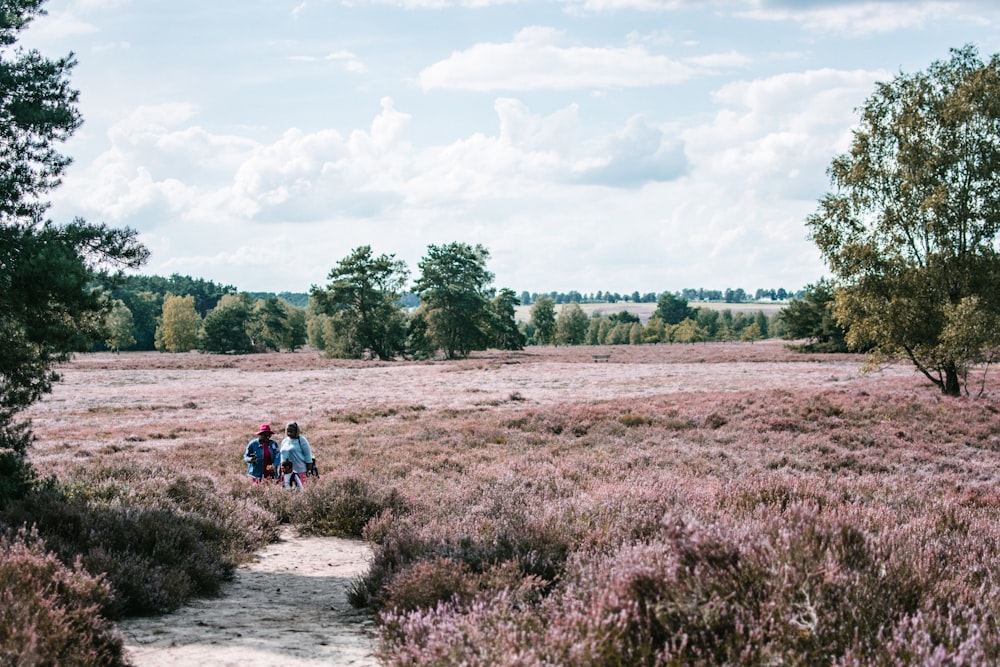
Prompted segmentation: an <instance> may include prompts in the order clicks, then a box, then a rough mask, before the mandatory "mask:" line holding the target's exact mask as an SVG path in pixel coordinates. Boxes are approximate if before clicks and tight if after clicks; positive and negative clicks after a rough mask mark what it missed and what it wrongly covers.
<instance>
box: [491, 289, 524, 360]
mask: <svg viewBox="0 0 1000 667" xmlns="http://www.w3.org/2000/svg"><path fill="white" fill-rule="evenodd" d="M520 303H521V302H520V300H519V299H518V298H517V295H516V294H515V293H514V290H512V289H508V288H506V287H504V288H502V289H501V290H500V291H499V292H498V293H497V295H496V296H495V297H493V299H492V300H491V301H490V319H489V336H490V346H491V347H493V348H495V349H498V350H522V349H524V343H525V336H524V334H523V333H521V330H520V329H518V327H517V321H516V319H515V313H516V311H515V310H514V309H515V308H516V307H517V306H518V305H519V304H520Z"/></svg>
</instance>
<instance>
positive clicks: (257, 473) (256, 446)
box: [243, 438, 281, 479]
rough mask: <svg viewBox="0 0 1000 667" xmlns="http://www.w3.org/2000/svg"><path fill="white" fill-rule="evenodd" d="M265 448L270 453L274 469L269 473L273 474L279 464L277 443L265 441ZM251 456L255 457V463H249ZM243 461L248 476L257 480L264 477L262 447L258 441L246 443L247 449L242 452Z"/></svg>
mask: <svg viewBox="0 0 1000 667" xmlns="http://www.w3.org/2000/svg"><path fill="white" fill-rule="evenodd" d="M267 448H268V449H269V450H270V451H271V465H272V466H273V467H274V470H272V471H271V472H272V473H273V472H274V471H276V470H277V469H278V466H279V465H280V464H281V452H280V451H279V450H278V443H276V442H275V441H274V440H271V439H270V438H269V439H268V441H267ZM251 454H256V455H257V461H256V462H251V461H250V455H251ZM243 460H244V461H246V462H247V474H248V475H250V476H251V477H256V478H257V479H261V478H262V477H263V476H264V445H262V444H260V440H258V439H257V438H254V439H253V440H251V441H250V442H248V443H247V449H246V451H245V452H243Z"/></svg>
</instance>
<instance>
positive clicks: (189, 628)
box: [119, 530, 378, 667]
mask: <svg viewBox="0 0 1000 667" xmlns="http://www.w3.org/2000/svg"><path fill="white" fill-rule="evenodd" d="M369 554H370V551H369V549H368V547H367V546H366V545H365V544H364V543H362V542H360V541H357V540H344V539H338V538H331V537H318V538H317V537H309V538H304V537H296V536H295V535H294V533H293V532H291V531H290V530H287V531H286V532H285V533H284V534H283V537H282V540H281V541H279V542H277V543H275V544H272V545H269V546H268V547H266V548H265V549H264V550H263V551H261V552H260V553H259V554H258V555H257V558H256V560H255V561H254V562H252V563H250V564H248V565H246V566H243V567H241V568H239V569H238V570H237V571H236V573H235V577H234V579H233V581H231V582H228V583H227V584H225V586H224V587H223V594H222V596H221V597H219V598H215V599H208V600H195V601H193V602H192V603H190V604H189V605H187V606H185V607H183V608H182V609H180V610H178V611H177V612H175V613H172V614H167V615H165V616H160V617H156V618H140V619H130V620H127V621H124V622H122V623H120V624H119V629H120V630H121V632H122V634H123V635H124V637H125V646H126V651H127V653H128V657H129V659H130V660H131V661H132V663H133V664H134V665H137V667H163V666H166V665H203V666H208V665H212V666H216V665H219V666H224V665H234V666H235V665H239V666H240V667H256V666H258V665H260V666H263V665H268V666H271V665H284V666H286V667H287V666H292V667H294V666H296V665H333V666H335V667H347V666H351V667H357V666H361V665H378V662H377V661H376V660H375V658H374V657H373V656H372V651H373V649H374V639H373V636H372V624H371V621H370V620H369V619H368V617H367V616H366V615H365V614H364V613H362V612H359V611H357V610H355V609H353V608H352V607H351V606H350V604H348V602H347V589H348V587H349V586H350V584H351V582H352V580H353V579H354V577H355V576H357V575H358V574H360V573H361V572H363V571H364V569H365V568H366V566H367V558H368V556H369ZM279 589H280V591H279Z"/></svg>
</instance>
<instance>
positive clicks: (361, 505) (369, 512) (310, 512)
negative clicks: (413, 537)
mask: <svg viewBox="0 0 1000 667" xmlns="http://www.w3.org/2000/svg"><path fill="white" fill-rule="evenodd" d="M405 510H406V503H405V501H404V500H403V498H402V496H400V494H399V493H398V492H397V491H396V490H395V489H390V490H388V491H381V490H379V489H377V488H374V487H373V486H372V485H371V484H369V483H368V482H366V481H364V480H361V479H357V478H353V477H348V478H338V477H334V476H330V475H327V476H324V477H321V478H319V480H317V481H314V482H312V483H311V484H309V485H308V486H307V487H306V490H305V493H302V494H299V495H298V496H297V497H296V498H295V502H294V504H293V508H292V512H293V516H292V520H293V522H294V523H295V524H296V526H297V527H298V529H299V531H301V532H302V533H304V534H308V535H332V536H341V537H361V534H362V531H363V530H364V528H365V526H366V525H367V524H368V522H369V521H371V520H372V519H374V518H376V517H377V516H379V515H380V514H381V513H383V512H385V511H392V512H396V513H399V512H404V511H405Z"/></svg>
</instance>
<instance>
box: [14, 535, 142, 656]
mask: <svg viewBox="0 0 1000 667" xmlns="http://www.w3.org/2000/svg"><path fill="white" fill-rule="evenodd" d="M111 597H112V593H111V588H110V586H109V585H108V583H107V582H106V581H105V580H104V579H103V578H102V577H100V576H93V575H91V574H89V573H88V572H86V571H85V570H84V569H83V567H82V566H81V565H80V563H79V562H77V563H74V564H73V565H72V566H70V567H67V566H66V565H63V564H62V563H61V562H60V561H59V560H58V559H57V558H56V557H55V556H54V555H53V554H51V553H48V552H46V551H45V548H44V546H43V543H42V542H41V540H40V539H39V538H38V535H37V534H36V533H34V532H25V531H20V532H18V533H17V534H13V533H11V532H10V531H8V532H7V533H6V534H3V535H0V664H2V665H11V666H12V667H13V666H17V665H26V666H27V665H109V666H115V665H125V664H126V662H125V660H124V658H123V652H122V639H121V637H120V636H119V635H118V634H117V632H116V631H115V627H114V624H113V623H112V622H111V621H109V620H108V619H107V618H105V617H104V616H103V615H102V613H101V612H102V610H104V609H106V608H108V607H109V606H110V599H111Z"/></svg>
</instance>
